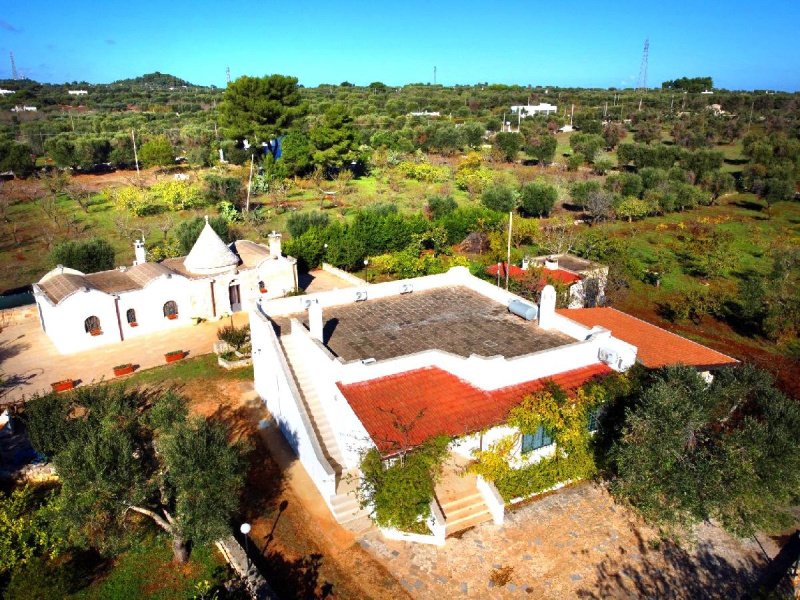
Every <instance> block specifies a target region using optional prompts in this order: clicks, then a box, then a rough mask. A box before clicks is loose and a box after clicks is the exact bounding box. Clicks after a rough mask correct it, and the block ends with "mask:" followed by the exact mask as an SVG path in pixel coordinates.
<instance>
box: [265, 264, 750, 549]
mask: <svg viewBox="0 0 800 600" xmlns="http://www.w3.org/2000/svg"><path fill="white" fill-rule="evenodd" d="M565 258H566V257H565V256H562V257H561V259H562V260H565ZM578 266H581V267H583V266H585V265H578ZM589 266H594V265H589ZM590 271H591V272H593V271H594V270H593V269H590ZM555 303H556V292H555V290H554V288H553V287H552V286H549V285H548V286H546V287H545V288H544V290H543V291H542V298H541V301H540V303H539V305H538V306H537V305H533V304H530V303H527V302H526V301H525V300H523V299H522V298H520V297H518V296H515V295H514V294H511V293H509V292H507V291H505V290H503V289H501V288H499V287H497V286H495V285H492V284H491V283H488V282H486V281H483V280H481V279H478V278H477V277H474V276H473V275H471V274H470V273H469V271H468V270H467V269H466V268H464V267H455V268H452V269H450V271H448V272H447V273H442V274H438V275H430V276H426V277H418V278H415V279H406V280H401V281H391V282H386V283H379V284H366V283H365V284H363V285H362V286H361V287H356V288H348V289H343V290H334V291H330V292H321V293H318V294H310V295H306V296H296V297H290V298H282V299H277V300H264V301H259V302H258V303H256V305H255V306H254V307H253V309H252V310H251V311H250V329H251V339H252V343H253V367H254V379H255V389H256V391H257V392H258V394H259V395H260V396H261V398H262V399H263V400H264V402H265V403H266V406H267V408H268V409H269V411H270V413H271V414H272V415H273V417H274V419H275V422H276V424H277V425H278V427H279V428H280V429H281V431H282V432H283V434H284V437H285V438H286V440H287V442H288V443H289V444H290V445H291V447H292V448H293V450H294V451H295V453H296V454H297V456H298V458H299V460H300V462H301V464H302V465H303V467H305V469H306V471H307V472H308V474H309V476H310V477H311V479H312V481H313V482H314V484H315V485H316V487H317V489H318V490H319V492H320V494H321V495H322V497H323V498H324V500H325V502H326V503H327V504H328V506H329V508H330V510H331V512H332V513H333V515H334V516H335V517H336V519H337V520H338V521H339V522H340V523H343V524H348V525H349V526H353V527H355V526H354V525H353V523H356V522H358V521H361V520H363V519H364V518H365V517H364V512H363V510H359V506H358V503H357V502H356V500H355V498H354V497H353V496H352V490H353V486H354V485H355V482H357V481H358V478H359V461H360V457H361V456H362V454H363V452H364V451H366V450H369V449H371V448H377V449H378V450H379V451H380V452H381V454H382V455H383V456H384V457H386V458H391V457H393V456H396V454H397V453H398V452H401V451H403V450H404V449H408V448H409V447H413V446H416V445H418V444H421V443H422V442H424V441H425V440H426V439H428V438H430V437H432V436H435V435H446V436H448V437H450V438H451V439H452V442H451V444H450V452H451V462H452V461H454V462H455V463H456V464H458V461H462V464H463V462H464V461H468V460H470V459H471V457H472V451H473V450H475V449H478V448H487V447H488V446H489V445H490V444H492V443H493V442H496V441H497V440H499V439H501V438H504V437H506V436H508V435H509V434H511V433H514V432H515V431H516V430H515V429H513V428H511V427H510V426H509V425H508V424H507V418H508V412H509V410H510V409H511V408H512V407H513V406H515V405H516V404H518V403H519V402H520V401H521V400H522V398H523V397H524V396H526V395H528V394H531V393H532V392H535V391H537V390H541V389H543V387H544V386H545V385H546V384H547V382H555V383H557V384H559V385H560V386H562V387H563V388H564V389H565V390H574V389H575V388H577V387H579V386H580V385H582V384H583V383H585V382H587V381H589V380H591V379H592V378H595V377H602V376H604V375H607V374H610V373H612V372H613V371H624V370H626V369H628V368H629V367H631V366H632V365H633V364H634V363H635V362H642V363H643V364H644V365H645V366H651V365H652V366H660V365H662V364H673V363H677V362H683V363H684V364H689V365H694V366H696V367H698V368H700V369H702V370H706V369H710V368H716V367H718V366H721V365H725V364H731V363H734V362H736V361H735V360H734V359H732V358H730V357H728V356H725V355H723V354H721V353H719V352H716V351H714V350H711V349H709V348H706V347H704V346H701V345H700V344H697V343H695V342H691V341H690V340H686V339H684V338H681V337H679V336H677V335H674V334H672V333H670V332H668V331H665V330H663V329H660V328H658V327H655V326H653V325H650V324H647V323H644V322H643V321H640V320H639V319H636V318H634V317H631V316H630V315H626V314H625V313H621V312H619V311H615V310H614V309H610V308H581V309H564V310H556V308H555ZM591 426H592V425H591V422H590V423H589V427H591ZM540 429H541V428H540ZM515 444H516V446H515V448H514V449H513V452H514V456H515V462H516V464H517V465H518V466H522V465H525V464H529V463H530V462H532V461H538V460H540V459H541V458H542V457H544V456H547V455H549V454H552V453H553V452H554V449H555V446H554V445H553V444H554V442H553V440H552V439H551V438H550V437H549V436H548V435H547V433H546V431H544V430H540V431H537V432H536V433H535V434H531V435H527V434H526V435H522V436H520V437H519V438H518V440H517V442H515ZM445 477H446V476H445ZM450 481H451V483H452V485H442V486H437V488H436V499H435V500H434V501H433V502H432V503H431V514H432V517H431V519H430V521H429V522H428V526H429V529H430V531H431V533H432V535H430V536H415V535H414V534H403V533H400V532H397V531H394V530H383V533H384V534H385V535H387V536H389V537H394V538H396V539H408V540H412V541H420V542H426V543H435V544H443V543H444V539H445V537H446V536H447V535H449V534H452V533H455V532H457V531H459V530H462V529H464V528H466V527H469V526H471V525H475V524H477V523H480V522H482V521H487V520H493V521H494V522H495V523H498V524H499V523H502V522H503V515H504V506H505V505H504V501H503V499H502V498H500V496H499V493H498V492H497V489H496V488H495V487H494V485H493V484H492V483H491V482H489V481H485V480H483V479H481V478H477V479H476V478H475V476H474V475H473V476H472V478H471V479H470V478H464V477H460V476H455V477H454V478H451V480H450ZM454 482H455V483H454Z"/></svg>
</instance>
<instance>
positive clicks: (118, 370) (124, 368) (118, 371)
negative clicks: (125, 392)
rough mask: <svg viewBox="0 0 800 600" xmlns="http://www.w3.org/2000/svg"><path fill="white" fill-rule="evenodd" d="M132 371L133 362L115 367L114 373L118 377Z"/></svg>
mask: <svg viewBox="0 0 800 600" xmlns="http://www.w3.org/2000/svg"><path fill="white" fill-rule="evenodd" d="M131 373H133V365H132V364H127V365H120V366H118V367H114V375H115V376H116V377H122V376H123V375H130V374H131Z"/></svg>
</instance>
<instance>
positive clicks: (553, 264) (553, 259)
mask: <svg viewBox="0 0 800 600" xmlns="http://www.w3.org/2000/svg"><path fill="white" fill-rule="evenodd" d="M544 268H545V269H547V270H548V271H558V256H548V257H547V258H545V259H544Z"/></svg>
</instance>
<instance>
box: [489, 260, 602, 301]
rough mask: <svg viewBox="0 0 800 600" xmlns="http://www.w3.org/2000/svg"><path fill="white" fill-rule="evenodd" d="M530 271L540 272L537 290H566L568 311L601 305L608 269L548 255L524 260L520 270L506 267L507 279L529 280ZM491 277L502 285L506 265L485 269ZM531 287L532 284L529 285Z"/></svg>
mask: <svg viewBox="0 0 800 600" xmlns="http://www.w3.org/2000/svg"><path fill="white" fill-rule="evenodd" d="M531 267H534V268H536V269H539V270H540V278H539V279H540V280H539V282H538V283H539V284H540V287H544V286H545V285H547V284H552V285H563V286H566V287H567V289H568V293H569V301H568V307H569V308H583V307H587V306H598V305H602V304H604V303H605V290H606V281H607V279H608V267H606V266H604V265H601V264H599V263H595V262H592V261H590V260H586V259H584V258H580V257H578V256H574V255H572V254H550V255H547V256H535V257H533V258H528V257H525V258H524V259H523V260H522V266H521V267H517V266H516V265H509V266H508V276H509V278H510V279H513V280H514V281H517V282H524V281H525V280H527V279H530V277H531ZM486 273H487V274H488V275H491V276H492V277H498V278H499V280H500V281H505V277H506V265H505V264H504V263H497V264H496V265H492V266H490V267H488V268H487V269H486ZM532 283H533V282H532Z"/></svg>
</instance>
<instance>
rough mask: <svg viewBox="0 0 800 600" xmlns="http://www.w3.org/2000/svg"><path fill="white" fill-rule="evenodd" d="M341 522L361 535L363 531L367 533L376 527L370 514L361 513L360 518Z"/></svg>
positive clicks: (346, 527) (343, 525)
mask: <svg viewBox="0 0 800 600" xmlns="http://www.w3.org/2000/svg"><path fill="white" fill-rule="evenodd" d="M340 524H341V526H342V527H344V528H345V529H349V530H350V531H352V532H353V533H354V534H355V535H361V534H363V533H366V532H367V531H369V530H370V529H372V528H373V527H375V524H374V523H373V522H372V519H370V518H369V515H367V514H365V515H361V516H359V517H358V518H356V519H353V520H352V521H347V522H346V523H340Z"/></svg>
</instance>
